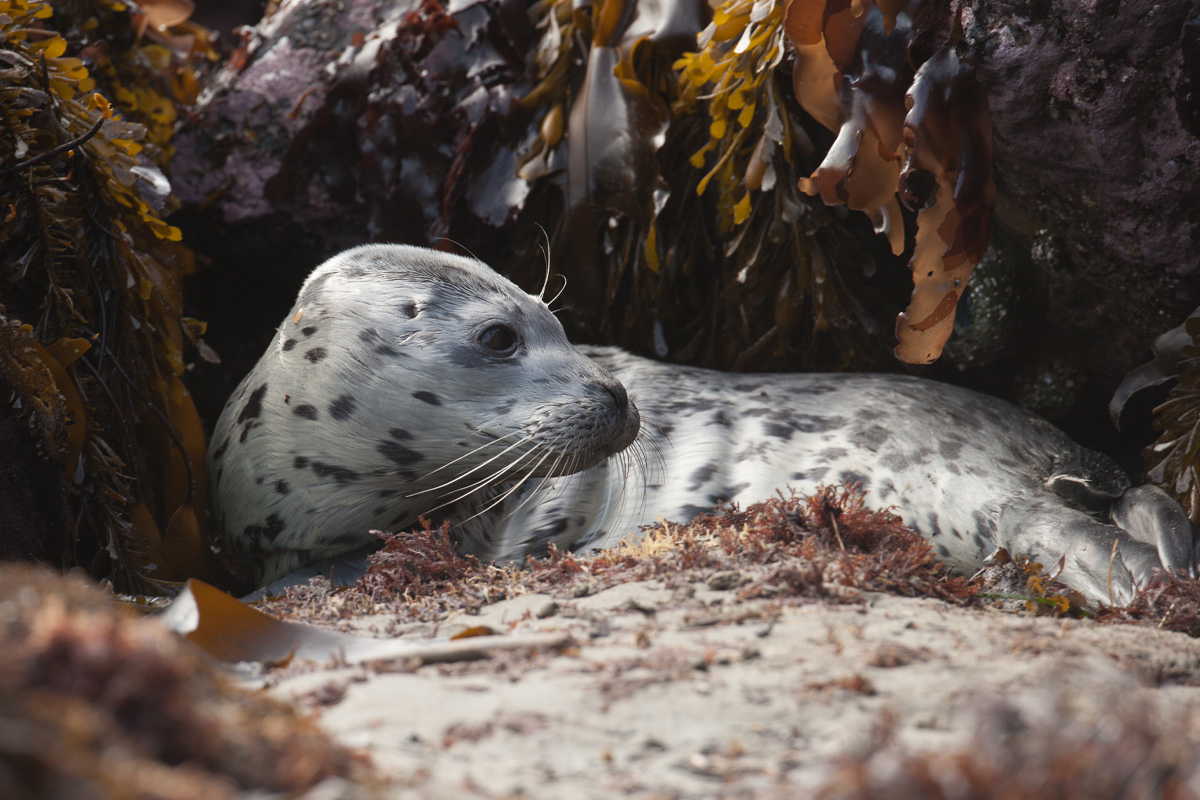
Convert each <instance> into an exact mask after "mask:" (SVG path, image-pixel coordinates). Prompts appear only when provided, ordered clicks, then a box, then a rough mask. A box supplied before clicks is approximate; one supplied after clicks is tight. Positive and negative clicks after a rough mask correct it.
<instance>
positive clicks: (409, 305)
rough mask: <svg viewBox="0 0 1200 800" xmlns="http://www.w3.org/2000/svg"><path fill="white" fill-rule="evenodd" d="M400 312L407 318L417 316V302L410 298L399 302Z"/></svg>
mask: <svg viewBox="0 0 1200 800" xmlns="http://www.w3.org/2000/svg"><path fill="white" fill-rule="evenodd" d="M400 313H401V314H403V315H404V316H406V317H408V318H409V319H412V318H414V317H415V316H417V304H416V303H414V302H413V301H412V300H405V301H404V302H403V303H401V304H400Z"/></svg>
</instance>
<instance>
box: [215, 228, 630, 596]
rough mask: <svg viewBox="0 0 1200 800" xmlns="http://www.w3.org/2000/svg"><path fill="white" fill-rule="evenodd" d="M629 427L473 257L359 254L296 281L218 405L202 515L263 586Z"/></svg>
mask: <svg viewBox="0 0 1200 800" xmlns="http://www.w3.org/2000/svg"><path fill="white" fill-rule="evenodd" d="M639 425H640V421H639V416H638V411H637V409H636V407H635V406H634V405H633V403H631V402H630V401H629V399H628V397H627V396H626V393H625V389H624V387H623V386H622V385H621V383H620V382H619V381H617V380H616V379H615V378H614V377H613V376H612V375H610V374H609V373H608V372H606V371H605V370H604V369H602V368H601V367H600V366H598V365H597V364H596V363H595V362H594V361H592V360H591V359H589V358H587V357H586V356H584V355H583V354H582V353H580V352H579V351H577V350H576V349H575V348H574V347H573V346H572V345H571V344H570V343H569V342H568V341H567V339H566V335H565V334H564V332H563V329H562V326H561V325H560V324H559V322H558V320H557V319H556V318H555V317H554V315H553V314H552V313H551V312H550V310H549V309H548V308H547V306H546V304H545V303H544V302H543V301H542V300H541V298H539V297H537V296H532V295H529V294H526V293H525V292H523V291H521V290H520V289H519V288H518V287H517V286H515V285H514V284H512V283H511V282H510V281H508V280H506V279H504V278H503V277H501V276H499V275H497V274H496V273H494V272H493V271H492V270H491V269H489V268H488V267H487V266H486V265H484V264H482V263H480V262H478V261H474V260H470V259H466V258H462V257H459V256H453V255H449V254H445V253H438V252H434V251H430V250H424V249H420V248H415V247H405V246H395V245H368V246H364V247H358V248H355V249H353V250H349V251H347V252H345V253H342V254H340V255H338V256H336V257H334V258H333V259H331V260H329V261H328V262H326V263H325V264H323V265H321V266H320V267H318V268H317V269H316V270H315V271H314V272H313V273H312V275H310V276H309V278H308V280H307V281H306V282H305V284H304V286H303V288H302V289H301V291H300V295H299V298H298V299H297V301H296V305H295V306H294V307H293V309H292V310H291V312H290V313H289V314H288V316H287V318H286V319H285V320H284V322H283V324H282V325H281V326H280V328H279V332H278V334H277V335H276V338H275V341H274V343H273V345H272V346H271V347H270V348H269V349H268V350H267V352H266V354H265V355H264V356H263V357H262V359H260V360H259V362H258V364H257V365H256V366H255V368H254V369H253V371H251V373H250V374H249V375H248V376H247V377H246V379H245V380H244V381H243V382H242V384H241V386H239V387H238V389H237V391H236V392H235V393H234V396H233V397H232V398H231V400H230V402H229V403H228V404H227V405H226V407H225V411H224V412H223V413H222V415H221V419H220V420H219V422H218V423H217V426H216V429H215V431H214V434H213V440H212V441H213V447H212V450H211V454H210V457H209V474H210V475H211V476H212V482H213V486H214V491H213V509H212V510H213V514H212V519H213V521H214V523H215V525H216V528H217V532H218V536H219V539H220V540H221V541H222V542H223V543H225V545H226V546H227V547H228V548H229V549H230V550H231V551H232V552H233V554H234V555H236V556H237V557H239V559H240V560H241V561H242V562H243V563H246V564H247V565H248V566H249V567H250V569H251V571H252V573H253V577H254V579H256V580H258V581H259V582H262V581H267V580H271V579H274V578H275V577H278V576H279V575H281V574H284V573H285V572H287V571H289V570H291V569H293V568H295V567H297V566H300V565H302V564H304V563H307V562H309V561H313V560H317V559H320V558H326V557H330V556H334V555H337V554H339V553H342V552H347V551H350V550H354V549H357V548H358V547H361V546H362V545H364V544H368V543H370V542H371V541H372V540H373V539H372V537H371V535H370V533H369V531H370V530H372V529H385V530H396V529H402V528H404V527H407V526H411V525H412V524H414V523H415V522H416V521H417V519H418V518H419V517H420V516H422V515H428V514H434V516H438V517H443V518H446V519H450V520H451V521H456V520H461V519H463V518H465V517H466V516H471V515H473V514H476V513H478V512H479V511H480V510H482V509H483V508H485V507H487V505H488V504H489V503H491V502H494V501H495V499H496V498H497V497H498V496H499V495H500V494H502V493H503V492H505V491H507V490H508V489H511V488H513V487H514V486H516V484H518V483H522V482H523V485H529V484H530V482H533V485H536V483H537V481H539V480H541V479H545V478H548V477H552V476H557V475H567V474H571V473H574V472H578V471H581V470H584V469H587V468H589V467H592V466H594V465H596V464H598V463H600V462H601V461H602V460H604V459H605V458H607V457H608V456H610V455H613V454H615V453H618V452H620V451H621V450H623V449H624V448H626V447H628V446H629V445H630V444H631V443H632V442H633V441H634V439H635V438H636V436H637V433H638V428H639ZM434 512H436V513H434Z"/></svg>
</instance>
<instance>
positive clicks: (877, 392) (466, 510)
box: [208, 245, 1198, 603]
mask: <svg viewBox="0 0 1200 800" xmlns="http://www.w3.org/2000/svg"><path fill="white" fill-rule="evenodd" d="M212 442H213V446H212V447H211V448H210V455H209V460H208V468H209V475H210V481H211V485H212V487H213V491H212V498H213V501H212V507H211V514H210V519H211V520H212V522H213V524H214V526H215V531H216V533H217V536H218V540H219V541H220V542H221V543H222V546H223V547H225V548H227V549H228V551H229V552H230V553H231V554H232V555H233V556H234V557H235V558H237V559H238V560H239V562H240V563H242V564H244V565H245V567H246V569H247V572H248V574H249V575H250V577H251V579H252V580H253V581H254V582H255V583H256V584H258V585H261V584H262V583H264V582H269V581H274V580H276V579H278V578H280V577H281V576H284V575H286V574H287V573H289V572H292V571H293V570H296V569H297V568H299V567H302V566H303V565H306V564H311V563H313V562H318V561H322V560H326V561H327V560H330V559H336V558H337V557H339V556H343V555H345V554H348V553H355V552H361V551H362V550H363V548H364V547H371V546H372V545H373V544H377V539H376V538H375V537H374V536H373V535H372V534H371V533H370V531H372V530H404V529H406V528H408V527H411V526H413V525H414V524H416V523H417V522H418V520H419V518H420V517H422V516H427V517H431V518H434V519H439V520H441V519H444V520H448V521H450V522H451V523H452V524H453V526H454V527H453V530H454V531H455V533H456V535H457V537H458V539H459V542H460V548H461V549H462V550H463V551H464V552H465V553H470V554H474V555H476V556H478V557H480V558H481V559H482V560H485V561H487V560H496V561H500V562H508V561H519V560H522V559H524V558H525V557H527V556H539V555H542V554H545V553H546V552H547V550H548V548H549V546H550V545H551V544H553V545H555V546H556V547H558V548H559V549H563V550H575V551H580V550H590V549H593V548H606V547H611V546H613V545H615V544H616V543H617V542H618V541H619V540H620V539H621V538H623V537H626V536H629V535H636V534H637V532H638V529H639V526H641V525H644V524H647V523H651V522H654V521H655V520H656V519H658V518H662V519H666V520H672V521H677V522H685V521H687V520H689V519H691V518H692V517H694V516H696V515H697V514H699V513H701V512H704V511H708V510H710V509H712V508H713V507H714V506H715V505H717V504H718V503H738V504H742V505H748V504H750V503H753V502H756V501H759V500H764V499H767V498H769V497H772V496H774V495H775V494H776V492H778V491H781V490H786V489H788V488H791V489H794V490H796V491H798V492H801V493H811V492H814V491H816V490H817V488H818V487H819V486H820V485H823V484H832V483H840V482H843V481H850V482H855V483H858V484H860V486H861V487H862V489H863V491H864V492H865V495H866V500H867V502H868V504H871V505H874V506H877V507H878V506H894V507H895V509H896V511H897V513H898V514H899V515H900V516H901V517H902V518H903V520H904V521H905V523H907V524H908V525H910V526H912V527H913V528H915V529H916V530H917V531H919V532H921V533H922V534H923V535H925V536H926V537H928V538H929V540H930V542H931V543H932V545H933V547H934V549H935V551H936V553H937V554H938V555H939V557H941V558H942V559H943V560H945V561H946V562H947V563H949V564H950V565H951V566H952V567H954V568H956V569H958V570H961V571H970V570H974V569H977V568H978V567H979V566H980V565H981V564H982V563H983V562H984V561H985V559H986V558H987V557H988V556H990V555H991V554H992V553H993V552H994V551H995V550H996V549H997V548H999V547H1003V548H1006V549H1008V550H1009V551H1010V552H1014V553H1023V554H1028V555H1030V556H1032V557H1034V558H1036V559H1037V560H1039V561H1041V562H1042V563H1044V564H1057V563H1059V562H1061V563H1062V565H1063V569H1062V573H1061V576H1060V579H1061V580H1063V581H1064V582H1066V583H1067V584H1068V585H1070V586H1072V587H1073V588H1075V589H1077V590H1079V591H1081V592H1082V593H1083V594H1084V595H1085V596H1087V597H1088V598H1089V599H1091V600H1093V601H1095V602H1100V603H1109V602H1118V603H1120V602H1125V601H1127V600H1128V599H1130V598H1131V597H1132V594H1133V591H1134V588H1135V587H1136V586H1137V585H1141V584H1143V583H1144V582H1145V581H1146V580H1147V579H1148V578H1149V577H1150V576H1151V574H1152V573H1153V572H1154V571H1155V570H1156V569H1164V568H1165V569H1169V570H1183V571H1186V572H1187V573H1188V574H1191V575H1194V574H1195V565H1196V560H1197V556H1198V551H1197V546H1196V544H1195V531H1194V529H1193V526H1192V524H1191V522H1190V521H1189V520H1188V518H1187V516H1186V514H1185V513H1184V512H1183V510H1182V508H1180V506H1179V505H1178V504H1177V503H1175V501H1174V500H1172V499H1171V498H1170V497H1169V496H1167V495H1166V494H1165V493H1164V492H1162V491H1161V490H1159V489H1157V488H1155V487H1149V486H1142V487H1131V486H1130V484H1129V481H1128V480H1127V478H1126V477H1125V475H1124V474H1123V473H1122V472H1121V471H1120V470H1119V469H1118V468H1117V466H1116V464H1114V463H1113V462H1112V461H1111V460H1110V459H1108V458H1107V457H1106V456H1103V455H1101V454H1098V453H1094V452H1091V451H1088V450H1085V449H1084V448H1082V447H1080V446H1079V445H1077V444H1075V443H1074V442H1072V441H1071V440H1070V439H1069V438H1068V437H1067V436H1066V435H1065V434H1063V433H1062V432H1061V431H1059V430H1058V429H1057V428H1055V427H1054V426H1053V425H1051V424H1050V423H1048V422H1046V421H1045V420H1042V419H1040V418H1038V417H1035V416H1033V415H1031V414H1029V413H1027V412H1025V411H1022V410H1021V409H1019V408H1017V407H1015V406H1013V405H1010V404H1008V403H1006V402H1004V401H1001V400H998V399H995V398H992V397H988V396H986V395H982V394H978V393H976V392H972V391H969V390H966V389H962V388H958V387H954V386H950V385H946V384H941V383H936V382H933V381H927V380H921V379H918V378H914V377H909V376H903V375H869V374H795V375H744V374H727V373H721V372H715V371H711V370H704V369H696V368H690V367H681V366H676V365H670V364H662V363H658V362H654V361H650V360H647V359H643V358H639V357H636V356H633V355H631V354H629V353H626V352H624V351H621V350H618V349H615V348H604V347H581V348H576V347H574V346H572V345H571V344H570V343H569V342H568V341H567V338H566V336H565V334H564V332H563V329H562V326H561V325H560V324H559V322H558V320H557V319H556V318H555V316H554V315H553V314H552V313H551V312H550V310H549V308H548V306H547V305H546V303H545V302H544V301H543V300H542V298H541V297H539V296H534V295H529V294H526V293H525V292H523V291H522V290H521V289H519V288H518V287H517V286H515V285H514V284H512V283H511V282H509V281H508V280H506V279H504V278H503V277H501V276H499V275H497V274H496V273H494V272H493V271H492V270H491V269H490V268H488V267H487V266H486V265H485V264H483V263H481V262H479V261H475V260H471V259H467V258H462V257H459V256H453V255H449V254H445V253H439V252H434V251H430V250H424V249H420V248H415V247H407V246H399V245H368V246H363V247H358V248H355V249H352V250H349V251H346V252H344V253H342V254H340V255H338V256H335V257H334V258H332V259H331V260H329V261H327V262H326V263H325V264H323V265H321V266H320V267H318V268H317V269H316V270H315V271H314V272H313V273H312V274H311V275H310V276H309V278H308V280H307V281H306V282H305V284H304V286H303V287H302V289H301V290H300V294H299V297H298V299H297V300H296V304H295V306H294V307H293V308H292V311H291V312H290V313H289V314H288V316H287V318H286V319H285V320H284V321H283V324H282V325H281V326H280V328H279V331H278V333H277V335H276V337H275V339H274V341H273V344H272V345H271V347H270V348H269V349H268V351H267V352H266V353H265V354H264V355H263V357H262V358H261V359H260V360H259V362H258V364H257V365H256V366H255V367H254V369H253V370H252V371H251V372H250V374H249V375H247V377H246V378H245V380H243V381H242V383H241V384H240V386H239V387H238V388H237V390H235V392H234V394H233V396H232V397H231V398H230V400H229V402H228V403H227V405H226V407H225V410H224V412H223V413H222V415H221V418H220V420H219V421H218V423H217V425H216V428H215V431H214V433H213V439H212ZM311 574H315V573H311Z"/></svg>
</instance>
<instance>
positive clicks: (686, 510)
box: [679, 505, 712, 522]
mask: <svg viewBox="0 0 1200 800" xmlns="http://www.w3.org/2000/svg"><path fill="white" fill-rule="evenodd" d="M709 511H712V509H711V508H703V507H701V506H693V505H686V506H681V507H680V508H679V521H680V522H688V521H690V520H691V519H693V518H694V517H697V516H699V515H701V514H707V513H708V512H709Z"/></svg>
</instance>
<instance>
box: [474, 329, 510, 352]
mask: <svg viewBox="0 0 1200 800" xmlns="http://www.w3.org/2000/svg"><path fill="white" fill-rule="evenodd" d="M476 341H478V342H479V343H480V344H481V345H483V346H484V347H486V348H487V349H488V350H492V351H494V352H497V353H508V352H511V351H512V350H513V348H515V347H516V346H517V334H516V332H514V331H513V329H512V328H510V327H508V326H507V325H493V326H491V327H490V328H486V329H484V331H483V332H482V333H480V334H479V337H478V338H477V340H476Z"/></svg>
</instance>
